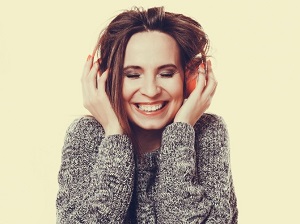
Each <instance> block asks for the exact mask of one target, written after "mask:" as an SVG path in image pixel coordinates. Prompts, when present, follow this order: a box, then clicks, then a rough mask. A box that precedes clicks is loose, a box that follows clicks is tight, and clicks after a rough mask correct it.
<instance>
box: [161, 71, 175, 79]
mask: <svg viewBox="0 0 300 224" xmlns="http://www.w3.org/2000/svg"><path fill="white" fill-rule="evenodd" d="M174 74H175V72H168V73H160V74H159V76H160V77H162V78H172V77H173V76H174Z"/></svg>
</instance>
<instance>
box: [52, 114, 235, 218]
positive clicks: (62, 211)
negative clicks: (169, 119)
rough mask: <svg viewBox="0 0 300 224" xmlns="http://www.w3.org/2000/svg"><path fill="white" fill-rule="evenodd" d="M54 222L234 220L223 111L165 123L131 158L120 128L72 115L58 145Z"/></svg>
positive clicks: (125, 138) (131, 151)
mask: <svg viewBox="0 0 300 224" xmlns="http://www.w3.org/2000/svg"><path fill="white" fill-rule="evenodd" d="M58 179H59V192H58V196H57V223H68V224H73V223H163V224H168V223H172V224H174V223H206V224H216V223H220V224H221V223H222V224H227V223H230V224H235V223H237V214H238V212H237V206H236V197H235V193H234V187H233V183H232V176H231V170H230V161H229V143H228V134H227V129H226V126H225V124H224V122H223V120H222V118H220V117H218V116H216V115H212V114H204V115H203V116H202V117H201V118H200V120H199V121H198V122H197V123H196V125H195V126H194V127H192V126H190V125H188V124H186V123H180V122H179V123H173V124H170V125H168V126H167V127H166V128H165V130H164V132H163V137H162V143H161V148H160V149H159V150H157V151H155V152H151V153H148V154H146V155H145V157H144V159H138V161H136V162H135V159H134V156H133V150H132V144H131V142H130V140H129V138H128V137H127V136H126V135H113V136H109V137H107V138H105V137H104V131H103V128H102V127H101V125H100V124H99V123H98V122H97V121H96V120H95V119H94V118H92V117H83V118H80V119H77V120H75V121H74V122H73V123H72V124H71V126H70V127H69V129H68V131H67V135H66V139H65V143H64V147H63V151H62V164H61V168H60V171H59V177H58Z"/></svg>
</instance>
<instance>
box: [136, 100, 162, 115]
mask: <svg viewBox="0 0 300 224" xmlns="http://www.w3.org/2000/svg"><path fill="white" fill-rule="evenodd" d="M166 104H167V102H166V101H164V102H156V103H137V104H135V106H136V108H137V109H138V111H140V112H142V113H147V114H153V113H154V112H160V111H161V110H162V109H163V108H164V107H165V106H166Z"/></svg>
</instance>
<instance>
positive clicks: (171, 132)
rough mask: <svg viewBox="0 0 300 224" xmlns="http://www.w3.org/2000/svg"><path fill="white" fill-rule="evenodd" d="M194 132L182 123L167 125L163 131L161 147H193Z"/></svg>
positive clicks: (188, 125)
mask: <svg viewBox="0 0 300 224" xmlns="http://www.w3.org/2000/svg"><path fill="white" fill-rule="evenodd" d="M194 143H195V130H194V128H193V127H192V126H191V125H190V124H188V123H184V122H175V123H172V124H170V125H168V126H167V127H166V128H165V130H164V131H163V135H162V145H163V146H164V145H166V144H168V145H169V144H171V145H172V146H175V147H176V148H182V147H194Z"/></svg>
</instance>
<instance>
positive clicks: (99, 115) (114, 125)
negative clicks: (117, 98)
mask: <svg viewBox="0 0 300 224" xmlns="http://www.w3.org/2000/svg"><path fill="white" fill-rule="evenodd" d="M93 61H94V60H93V57H92V56H90V55H89V57H88V59H87V61H86V63H85V66H84V69H83V74H82V77H81V84H82V94H83V105H84V107H85V108H86V109H87V110H88V111H89V112H90V113H91V114H92V115H93V116H94V117H95V118H96V120H97V121H98V122H99V123H100V124H101V125H102V126H103V128H104V131H105V136H109V135H114V134H123V129H122V127H121V125H120V123H119V121H118V118H117V115H116V113H115V112H114V110H113V108H112V106H111V103H110V101H109V99H108V96H107V94H106V92H105V82H106V80H107V76H108V71H107V70H106V71H105V72H104V73H103V74H100V72H99V63H98V61H96V62H93Z"/></svg>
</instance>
